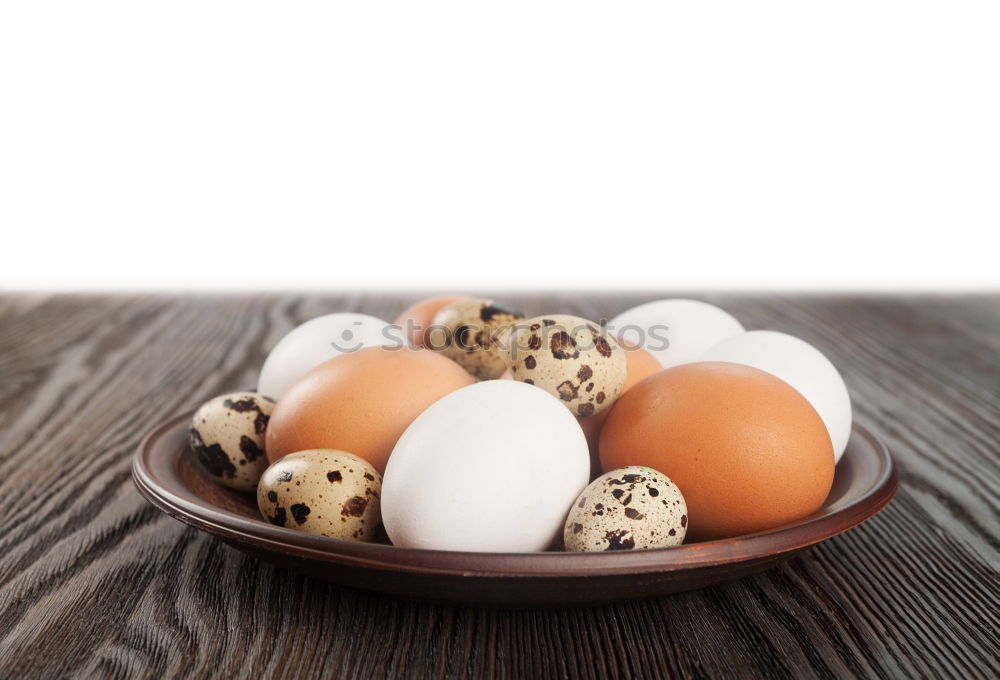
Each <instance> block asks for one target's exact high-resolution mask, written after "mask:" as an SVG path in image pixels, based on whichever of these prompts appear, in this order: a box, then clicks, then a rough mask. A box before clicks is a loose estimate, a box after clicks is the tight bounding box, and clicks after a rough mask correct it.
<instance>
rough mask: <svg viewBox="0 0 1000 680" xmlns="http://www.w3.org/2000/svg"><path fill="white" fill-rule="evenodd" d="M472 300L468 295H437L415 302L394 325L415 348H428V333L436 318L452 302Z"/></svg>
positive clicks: (400, 315)
mask: <svg viewBox="0 0 1000 680" xmlns="http://www.w3.org/2000/svg"><path fill="white" fill-rule="evenodd" d="M468 299H470V298H469V296H468V295H436V296H434V297H429V298H424V299H423V300H419V301H417V302H414V303H413V304H412V305H410V306H409V307H407V308H406V309H404V310H403V311H402V312H400V314H399V316H397V317H396V320H395V321H393V323H394V324H395V325H397V326H399V327H400V328H401V329H402V331H403V336H404V337H405V338H406V340H407V342H409V343H410V344H411V345H413V346H414V347H426V346H427V331H428V329H429V328H430V326H431V323H433V321H434V316H435V315H436V314H437V313H438V312H439V311H441V308H442V307H444V306H446V305H450V304H451V303H452V302H458V301H459V300H468Z"/></svg>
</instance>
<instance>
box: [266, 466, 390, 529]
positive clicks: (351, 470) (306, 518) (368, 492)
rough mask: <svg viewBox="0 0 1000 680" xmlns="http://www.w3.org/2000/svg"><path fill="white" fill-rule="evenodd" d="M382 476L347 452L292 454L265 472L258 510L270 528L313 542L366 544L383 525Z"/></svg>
mask: <svg viewBox="0 0 1000 680" xmlns="http://www.w3.org/2000/svg"><path fill="white" fill-rule="evenodd" d="M381 492H382V476H381V475H379V473H378V470H376V469H375V468H374V467H372V466H371V465H369V464H368V463H367V462H365V461H364V460H362V459H361V458H359V457H358V456H355V455H354V454H352V453H347V452H346V451H337V450H335V449H313V450H309V451H297V452H295V453H291V454H289V455H287V456H285V457H284V458H282V459H281V460H279V461H278V462H276V463H274V464H273V465H271V466H270V467H269V468H267V470H266V471H265V472H264V474H263V476H262V477H261V479H260V484H259V485H258V487H257V507H258V508H259V509H260V513H261V515H263V517H264V519H266V520H267V521H269V522H270V523H271V524H275V525H277V526H281V527H287V528H289V529H295V530H297V531H302V532H305V533H307V534H313V535H314V536H329V537H330V538H341V539H344V540H347V541H370V540H372V538H373V537H374V536H375V531H376V529H378V526H379V524H381V522H382V519H381V512H380V504H381V500H380V497H381Z"/></svg>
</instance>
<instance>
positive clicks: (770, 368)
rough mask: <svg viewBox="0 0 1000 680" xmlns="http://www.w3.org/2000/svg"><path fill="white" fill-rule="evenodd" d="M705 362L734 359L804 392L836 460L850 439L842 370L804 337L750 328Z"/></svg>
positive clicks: (707, 356) (714, 350)
mask: <svg viewBox="0 0 1000 680" xmlns="http://www.w3.org/2000/svg"><path fill="white" fill-rule="evenodd" d="M702 361H731V362H733V363H737V364H744V365H746V366H753V367H754V368H759V369H761V370H762V371H767V372H768V373H770V374H772V375H775V376H777V377H779V378H781V379H782V380H784V381H785V382H786V383H788V384H789V385H791V386H792V387H794V388H795V389H797V390H798V391H799V392H801V393H802V396H804V397H805V398H806V399H808V400H809V403H810V404H812V405H813V408H815V409H816V411H817V412H818V413H819V415H820V417H821V418H822V419H823V422H824V423H826V428H827V430H829V431H830V439H831V440H832V441H833V455H834V457H835V459H836V460H837V461H839V460H840V458H841V456H843V455H844V449H846V448H847V440H848V439H850V438H851V420H852V418H851V395H850V394H848V392H847V385H845V384H844V379H843V378H842V377H841V376H840V372H839V371H837V369H836V367H835V366H834V365H833V363H831V361H830V360H829V359H827V358H826V356H825V355H824V354H823V353H822V352H820V351H819V350H818V349H816V348H815V347H813V346H812V345H810V344H809V343H808V342H806V341H805V340H800V339H799V338H796V337H795V336H792V335H788V334H786V333H778V332H776V331H748V332H746V333H741V334H739V335H737V336H734V337H732V338H729V339H728V340H723V341H722V342H720V343H719V344H717V345H715V346H713V347H711V348H710V349H709V350H708V351H707V352H705V353H704V354H703V355H702Z"/></svg>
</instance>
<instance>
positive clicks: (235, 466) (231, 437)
mask: <svg viewBox="0 0 1000 680" xmlns="http://www.w3.org/2000/svg"><path fill="white" fill-rule="evenodd" d="M273 408H274V402H273V401H271V400H270V399H268V398H267V397H265V396H263V395H260V394H257V393H255V392H234V393H232V394H224V395H222V396H221V397H216V398H215V399H212V400H211V401H207V402H205V403H204V404H202V406H201V408H199V409H198V410H197V411H195V414H194V416H193V417H192V418H191V425H190V429H189V431H188V439H189V442H190V444H191V450H192V451H193V452H194V455H195V457H196V458H197V459H198V461H199V462H201V464H202V466H204V468H205V469H206V470H207V471H208V472H209V474H211V475H212V476H213V477H215V479H216V480H218V481H219V482H220V483H221V484H224V485H226V486H228V487H230V488H231V489H236V490H237V491H253V490H254V489H255V488H257V480H258V479H260V475H261V473H263V472H264V470H265V469H267V457H266V456H265V455H264V432H265V431H266V429H267V421H268V419H269V418H270V417H271V409H273Z"/></svg>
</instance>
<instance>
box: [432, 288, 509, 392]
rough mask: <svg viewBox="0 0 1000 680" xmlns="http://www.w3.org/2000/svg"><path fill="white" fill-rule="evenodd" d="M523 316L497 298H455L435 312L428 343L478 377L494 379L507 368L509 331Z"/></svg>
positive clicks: (480, 378)
mask: <svg viewBox="0 0 1000 680" xmlns="http://www.w3.org/2000/svg"><path fill="white" fill-rule="evenodd" d="M523 316H524V315H523V314H521V313H520V312H515V311H513V310H510V309H508V308H506V307H502V306H500V305H498V304H496V303H495V302H494V301H493V300H461V301H459V302H453V303H451V304H449V305H446V306H445V307H443V308H442V309H441V311H439V312H438V313H437V314H436V315H435V316H434V319H433V321H432V323H431V327H430V328H429V329H428V332H427V334H426V346H427V347H429V348H430V349H433V350H434V351H436V352H440V353H441V354H442V355H443V356H446V357H448V358H449V359H451V360H452V361H454V362H456V363H458V364H459V365H460V366H461V367H462V368H464V369H465V370H466V371H468V372H469V373H470V374H471V375H472V376H474V377H475V378H477V379H479V380H493V379H495V378H499V377H500V376H501V375H502V374H503V372H504V371H505V370H507V359H506V355H507V352H506V342H507V334H508V332H509V331H510V328H511V326H512V325H513V324H515V323H517V322H518V321H519V320H520V319H521V318H523Z"/></svg>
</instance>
